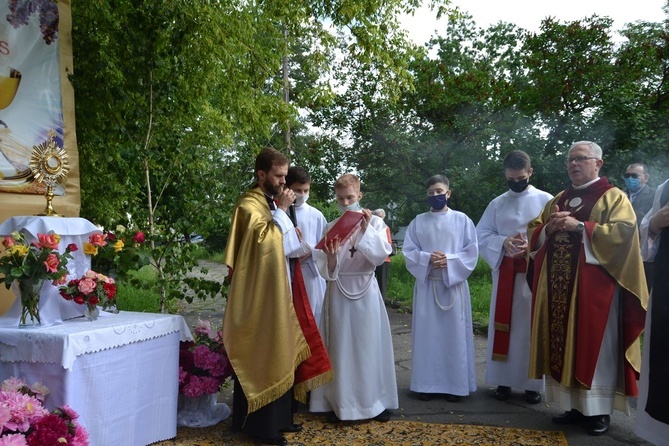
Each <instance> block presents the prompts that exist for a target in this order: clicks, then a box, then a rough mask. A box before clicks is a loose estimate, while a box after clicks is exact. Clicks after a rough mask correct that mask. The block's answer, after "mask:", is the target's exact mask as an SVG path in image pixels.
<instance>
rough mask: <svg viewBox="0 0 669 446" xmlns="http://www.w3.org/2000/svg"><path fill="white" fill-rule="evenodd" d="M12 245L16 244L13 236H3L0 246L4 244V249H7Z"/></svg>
mask: <svg viewBox="0 0 669 446" xmlns="http://www.w3.org/2000/svg"><path fill="white" fill-rule="evenodd" d="M14 245H16V241H15V240H14V239H13V238H11V237H9V236H7V237H5V238H4V239H3V240H2V246H4V247H5V249H9V248H11V247H12V246H14Z"/></svg>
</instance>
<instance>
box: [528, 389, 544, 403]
mask: <svg viewBox="0 0 669 446" xmlns="http://www.w3.org/2000/svg"><path fill="white" fill-rule="evenodd" d="M525 401H527V402H528V403H530V404H539V403H540V402H541V394H540V393H539V392H535V391H534V390H526V391H525Z"/></svg>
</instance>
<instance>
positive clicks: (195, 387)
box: [177, 320, 232, 427]
mask: <svg viewBox="0 0 669 446" xmlns="http://www.w3.org/2000/svg"><path fill="white" fill-rule="evenodd" d="M193 338H194V340H193V341H187V342H181V344H180V350H179V394H180V396H179V412H178V414H177V423H178V425H179V426H190V427H205V426H213V425H214V424H216V423H218V422H219V421H221V420H224V419H225V418H227V417H228V416H229V415H230V408H229V407H228V406H227V405H226V404H223V403H222V404H216V398H215V395H216V394H217V393H218V392H219V390H220V389H221V386H222V385H224V384H225V383H226V381H227V380H228V378H230V376H232V365H231V364H230V359H229V358H228V355H227V353H226V352H225V347H224V346H223V333H222V331H221V330H214V329H212V327H211V324H210V322H209V321H202V320H199V321H198V322H197V324H196V326H195V330H194V332H193Z"/></svg>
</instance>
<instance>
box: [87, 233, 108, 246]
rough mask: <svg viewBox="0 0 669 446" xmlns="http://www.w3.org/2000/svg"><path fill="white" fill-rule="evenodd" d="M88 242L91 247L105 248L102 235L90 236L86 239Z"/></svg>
mask: <svg viewBox="0 0 669 446" xmlns="http://www.w3.org/2000/svg"><path fill="white" fill-rule="evenodd" d="M88 241H89V242H90V243H91V245H93V246H105V245H106V244H107V242H106V241H105V236H104V234H102V233H96V234H91V235H90V236H89V237H88Z"/></svg>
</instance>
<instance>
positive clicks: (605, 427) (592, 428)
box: [588, 415, 611, 436]
mask: <svg viewBox="0 0 669 446" xmlns="http://www.w3.org/2000/svg"><path fill="white" fill-rule="evenodd" d="M610 423H611V417H610V416H609V415H595V416H593V417H588V434H590V435H594V436H597V435H604V434H605V433H607V432H608V431H609V424H610Z"/></svg>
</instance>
